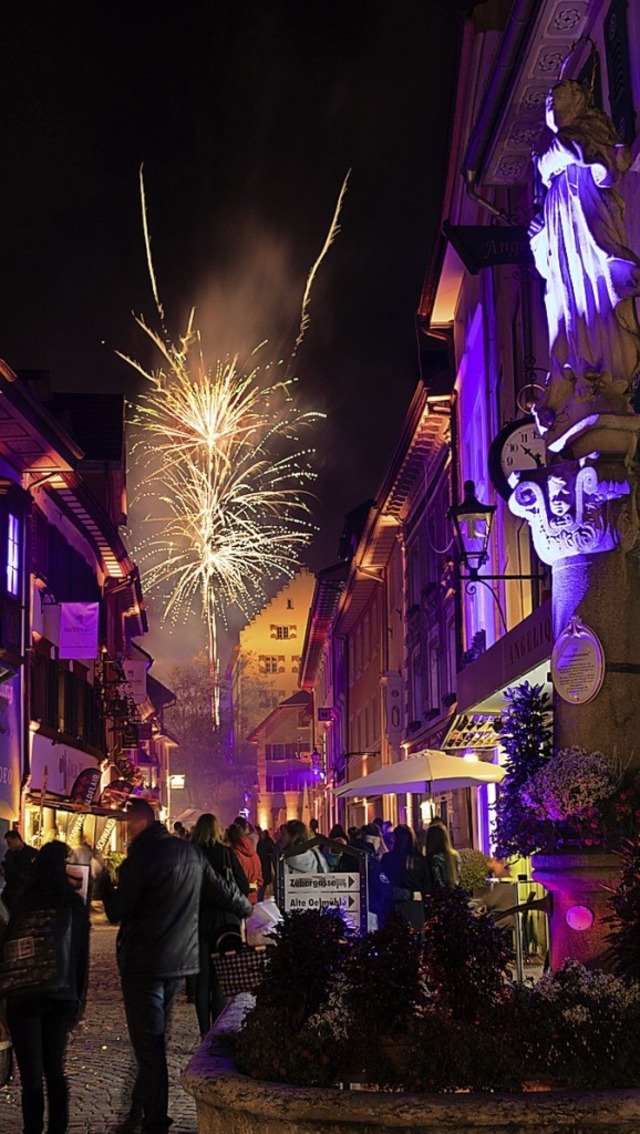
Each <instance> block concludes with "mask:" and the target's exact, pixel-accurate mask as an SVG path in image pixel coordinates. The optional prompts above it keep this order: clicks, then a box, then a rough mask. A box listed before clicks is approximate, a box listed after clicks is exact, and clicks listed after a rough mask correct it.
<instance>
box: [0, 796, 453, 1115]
mask: <svg viewBox="0 0 640 1134" xmlns="http://www.w3.org/2000/svg"><path fill="white" fill-rule="evenodd" d="M126 840H127V854H126V857H125V858H124V860H123V861H122V864H121V866H120V869H119V875H118V878H117V882H116V883H114V882H113V881H112V880H111V878H110V876H109V873H108V871H107V870H106V869H104V868H102V867H101V866H100V865H99V864H98V868H97V869H94V866H95V864H92V886H93V897H94V898H95V899H98V900H101V901H102V902H103V904H104V910H105V913H106V915H107V917H108V919H109V920H110V921H111V922H113V923H114V924H118V926H119V930H118V936H117V943H116V958H117V964H118V969H119V973H120V979H121V986H122V995H123V1003H124V1009H125V1015H126V1019H127V1026H128V1030H129V1037H130V1040H131V1045H132V1048H133V1051H134V1055H135V1059H136V1065H137V1077H136V1080H135V1084H134V1087H133V1091H132V1097H131V1104H130V1109H129V1113H128V1114H127V1115H126V1116H125V1117H124V1118H123V1119H122V1120H121V1121H120V1122H118V1123H117V1124H116V1125H115V1126H114V1127H113V1131H114V1134H138V1131H145V1132H146V1134H164V1132H166V1131H167V1130H168V1129H169V1126H170V1123H171V1120H170V1118H169V1116H168V1113H167V1109H168V1093H169V1083H168V1072H167V1058H166V1047H165V1036H166V1029H167V1024H168V1020H169V1015H170V1011H171V1006H172V1004H173V1002H174V1000H175V997H176V995H177V993H178V991H179V990H180V988H181V987H182V986H184V984H185V982H186V991H187V995H188V997H189V999H190V1000H191V1001H192V1002H193V1004H194V1006H195V1012H196V1017H197V1021H198V1026H199V1030H200V1033H201V1034H202V1035H203V1036H204V1035H206V1033H207V1032H208V1031H209V1028H210V1027H211V1024H212V1023H213V1021H215V1019H216V1018H217V1016H218V1015H219V1013H220V1012H221V1011H222V1009H223V1007H224V1005H225V997H224V996H223V995H222V993H221V990H220V987H219V984H218V981H217V977H216V970H215V966H214V964H213V961H212V956H213V955H214V954H215V953H216V951H218V950H221V949H225V948H228V947H235V946H238V945H240V944H241V943H242V940H243V924H244V921H245V919H246V918H248V917H249V916H250V915H251V913H252V910H253V908H254V905H255V903H256V902H259V901H263V900H264V899H265V898H269V897H271V896H272V895H273V893H274V886H275V884H276V864H277V863H278V862H280V861H282V869H283V872H284V873H285V874H287V873H288V874H324V873H329V872H336V871H340V872H342V871H353V869H354V860H356V861H357V860H359V859H360V856H361V854H364V855H366V858H367V872H366V873H367V878H368V888H369V892H368V902H369V911H370V922H369V926H370V928H376V927H378V926H380V925H382V924H384V921H385V920H386V918H387V917H388V916H389V915H390V914H391V913H392V912H394V913H397V914H398V915H399V916H400V917H401V918H402V919H403V920H405V921H406V922H407V923H408V924H410V925H412V926H414V927H415V928H420V927H421V926H422V925H423V924H424V918H425V908H426V906H427V905H428V902H427V899H428V897H429V895H430V894H432V893H433V892H434V890H436V889H439V888H441V887H444V886H454V885H456V883H457V880H458V874H459V861H460V860H459V856H458V855H457V853H456V852H455V851H454V850H453V848H452V846H451V841H450V839H449V834H448V831H447V828H446V826H445V825H444V823H442V822H441V821H440V820H437V819H436V820H433V821H432V823H431V824H430V825H429V827H428V829H427V830H426V831H423V832H420V836H419V837H418V836H416V834H415V833H414V832H413V831H412V829H411V828H410V827H409V826H407V825H405V824H399V825H398V826H397V827H395V829H393V830H392V829H391V824H389V823H385V822H383V821H382V820H375V821H374V822H373V823H367V824H365V825H364V826H363V827H360V828H353V827H352V828H349V829H348V830H347V831H345V829H344V828H343V827H342V826H340V825H335V826H333V827H332V828H331V830H330V831H329V834H328V836H326V835H323V834H321V833H320V831H319V826H318V823H317V821H315V820H312V822H311V824H310V827H309V828H307V826H306V825H305V824H304V823H302V822H301V821H299V820H297V819H291V820H289V821H288V822H287V823H284V824H283V825H282V826H281V827H280V828H279V829H278V832H277V834H276V838H275V839H274V838H272V836H271V834H270V832H269V831H268V830H261V829H260V828H259V827H253V826H252V825H251V824H250V823H249V822H248V820H247V819H246V818H244V817H243V816H238V817H237V818H236V819H235V820H234V822H233V823H232V824H231V825H230V826H229V827H227V828H226V830H225V829H223V827H222V825H221V824H220V822H219V820H218V818H217V817H216V816H215V815H214V814H212V813H211V812H206V813H204V814H202V815H200V817H199V818H198V820H197V822H196V824H195V826H194V827H193V828H192V830H190V831H186V830H185V828H184V827H183V826H182V824H180V823H175V824H174V826H173V833H170V832H169V831H168V830H167V829H166V827H165V826H163V825H162V824H161V823H159V822H157V821H156V817H155V814H154V811H153V809H152V808H151V806H150V805H149V804H148V803H146V802H145V801H143V800H134V801H132V802H131V803H130V804H129V806H128V808H127V814H126ZM5 841H6V845H7V851H6V854H5V859H4V864H3V873H4V877H5V887H4V891H3V899H4V902H5V905H6V908H7V911H8V915H9V925H11V920H12V919H13V918H14V917H16V918H19V916H20V914H21V913H24V912H25V911H34V910H51V909H55V910H57V909H63V908H69V909H70V910H71V915H72V916H71V926H72V929H71V936H70V943H69V948H68V950H67V953H68V956H67V967H66V970H65V972H66V976H65V984H64V986H63V987H62V988H60V989H57V990H56V992H55V993H51V992H50V991H44V992H38V991H33V992H31V993H30V994H28V995H25V994H20V995H16V996H12V995H9V996H8V998H7V1019H8V1024H9V1029H10V1032H11V1036H12V1040H13V1044H14V1050H15V1055H16V1060H17V1063H18V1067H19V1069H20V1077H21V1083H22V1112H23V1121H24V1134H42V1131H43V1129H44V1113H45V1093H44V1085H45V1084H46V1092H47V1099H48V1127H47V1130H48V1134H66V1131H67V1128H68V1093H67V1085H66V1081H65V1076H64V1057H65V1049H66V1044H67V1040H68V1036H69V1033H70V1031H71V1029H72V1028H73V1027H74V1025H75V1023H76V1022H77V1020H78V1019H79V1018H80V1016H81V1013H82V1010H83V1004H84V1000H85V996H86V990H87V978H88V969H89V966H88V955H89V904H90V903H89V901H86V902H85V901H83V900H82V898H81V897H80V896H79V894H78V892H77V879H74V877H73V874H72V873H69V871H68V869H67V867H68V864H69V862H70V861H71V859H72V857H73V856H72V852H71V851H70V849H69V848H68V847H67V846H66V844H65V843H64V842H62V841H60V840H54V841H52V842H49V843H47V844H46V845H45V846H43V847H42V849H41V850H40V851H38V852H36V851H35V850H33V849H32V848H31V847H28V846H27V845H26V844H25V843H24V842H23V840H22V838H21V837H20V835H19V833H18V832H17V831H13V830H12V831H9V832H7V834H6V835H5ZM354 851H357V852H360V854H356V855H354V853H353V852H354ZM94 857H95V856H94ZM276 897H278V895H277V894H276ZM261 908H262V907H261Z"/></svg>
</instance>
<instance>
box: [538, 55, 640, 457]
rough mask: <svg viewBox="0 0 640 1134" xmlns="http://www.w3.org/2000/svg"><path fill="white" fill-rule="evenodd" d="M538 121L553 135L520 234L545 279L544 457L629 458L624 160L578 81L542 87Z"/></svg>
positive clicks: (639, 359)
mask: <svg viewBox="0 0 640 1134" xmlns="http://www.w3.org/2000/svg"><path fill="white" fill-rule="evenodd" d="M594 65H595V62H594ZM546 122H547V126H548V127H549V129H550V130H551V132H552V138H551V139H550V142H549V144H548V146H547V147H546V149H545V150H544V151H543V152H541V153H535V154H534V161H535V163H536V165H537V168H538V171H539V174H540V177H541V179H542V181H543V183H544V184H545V185H546V186H547V194H546V197H545V200H544V207H543V213H542V215H541V216H539V217H537V218H536V219H535V220H534V221H533V222H532V224H531V226H530V229H529V236H530V241H531V249H532V252H533V256H534V260H535V263H536V267H537V269H538V271H539V272H540V274H541V275H542V276H543V277H544V279H545V280H546V294H545V303H546V309H547V321H548V325H549V354H550V360H551V369H550V372H549V374H548V377H547V383H546V387H545V391H544V396H543V397H541V398H540V399H539V400H538V402H537V404H536V405H535V407H534V413H535V414H536V418H537V421H538V427H539V429H540V432H541V433H543V434H544V435H545V440H546V443H547V448H548V449H550V450H551V451H552V452H560V451H561V450H563V449H565V448H567V449H568V453H569V454H570V455H573V456H574V457H575V456H582V455H584V454H585V453H588V452H590V451H591V450H593V449H603V450H606V451H617V452H625V451H627V450H630V451H632V450H633V449H634V448H635V443H636V440H637V434H638V431H640V417H637V416H636V415H634V413H633V410H632V408H631V406H630V404H629V397H630V394H631V392H632V388H633V382H634V378H635V376H636V373H637V371H638V369H639V368H640V326H639V325H638V316H637V312H636V308H635V299H636V297H637V296H638V295H640V259H638V257H637V256H636V255H635V253H633V252H632V251H631V250H630V249H629V248H628V247H627V241H626V235H625V227H624V202H623V200H622V198H621V196H620V194H619V192H618V188H617V186H618V185H619V183H620V181H621V179H622V177H623V176H624V174H625V173H626V172H627V170H628V169H629V167H630V165H631V154H630V152H629V149H628V147H627V146H625V145H623V144H622V143H621V141H620V137H619V135H618V133H617V131H616V128H615V126H614V125H613V123H612V121H611V119H610V118H608V117H607V115H606V114H605V113H604V112H603V111H601V110H597V109H596V107H595V106H594V105H593V96H592V92H591V91H590V90H589V88H588V86H585V85H583V84H582V83H579V82H575V81H573V80H570V79H565V78H561V79H560V81H559V82H558V83H556V85H555V86H554V87H552V88H551V90H550V91H549V94H548V96H547V100H546ZM594 431H596V432H597V437H596V436H595V433H594ZM618 431H620V432H618ZM589 433H591V436H589Z"/></svg>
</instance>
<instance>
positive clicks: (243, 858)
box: [227, 816, 262, 905]
mask: <svg viewBox="0 0 640 1134" xmlns="http://www.w3.org/2000/svg"><path fill="white" fill-rule="evenodd" d="M252 832H253V828H250V827H249V824H248V823H247V820H246V819H243V818H242V817H241V816H238V818H237V819H234V821H233V823H232V824H231V826H230V827H228V828H227V842H228V844H229V846H230V847H231V849H232V850H233V851H234V853H235V855H236V857H237V859H238V862H239V863H240V866H241V867H242V869H243V871H244V873H245V874H246V876H247V882H248V883H249V901H250V902H251V904H252V905H255V903H256V902H257V901H258V890H259V889H260V887H261V886H262V863H261V862H260V858H259V856H258V852H257V850H256V843H255V841H254V839H253V838H252Z"/></svg>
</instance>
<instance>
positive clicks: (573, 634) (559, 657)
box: [551, 616, 604, 705]
mask: <svg viewBox="0 0 640 1134" xmlns="http://www.w3.org/2000/svg"><path fill="white" fill-rule="evenodd" d="M551 678H552V681H553V684H554V688H555V690H556V693H557V694H558V696H559V697H562V700H563V701H568V702H569V703H570V704H571V705H586V704H587V702H588V701H592V700H593V698H594V697H596V696H597V695H598V693H599V692H600V689H601V687H602V682H603V681H604V650H603V648H602V643H601V642H600V639H599V638H598V635H597V634H596V632H595V631H594V630H592V629H591V628H590V627H589V626H585V625H584V623H582V622H581V621H580V619H579V618H576V617H575V616H574V617H573V618H572V619H571V620H570V622H569V625H568V626H567V628H566V630H563V631H562V633H561V634H560V635H559V637H558V639H557V641H556V644H555V646H554V647H553V650H552V653H551Z"/></svg>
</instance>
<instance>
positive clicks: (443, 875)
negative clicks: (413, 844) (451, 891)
mask: <svg viewBox="0 0 640 1134" xmlns="http://www.w3.org/2000/svg"><path fill="white" fill-rule="evenodd" d="M426 849H427V862H428V863H429V868H430V871H431V881H432V884H433V888H434V889H435V890H440V889H443V888H444V887H445V886H457V885H458V879H459V877H460V855H459V854H458V852H457V851H454V849H453V847H452V845H451V839H450V838H449V832H448V830H447V828H446V827H445V825H444V823H442V822H436V823H431V824H430V826H429V830H428V831H427V847H426Z"/></svg>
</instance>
